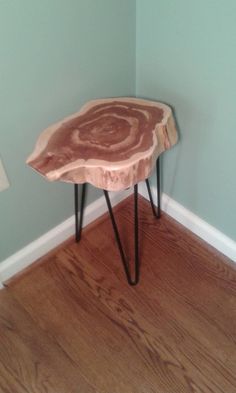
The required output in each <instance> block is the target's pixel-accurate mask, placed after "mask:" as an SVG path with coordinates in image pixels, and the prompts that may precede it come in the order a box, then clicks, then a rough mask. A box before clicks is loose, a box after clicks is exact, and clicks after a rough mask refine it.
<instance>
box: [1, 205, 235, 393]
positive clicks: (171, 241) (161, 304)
mask: <svg viewBox="0 0 236 393" xmlns="http://www.w3.org/2000/svg"><path fill="white" fill-rule="evenodd" d="M139 205H140V227H141V228H140V240H141V245H140V246H141V257H142V273H141V282H140V284H139V285H138V286H137V287H129V286H128V285H127V283H126V281H125V277H124V273H123V271H122V267H121V263H120V259H119V253H118V251H117V248H116V244H115V241H114V237H113V233H112V230H111V223H110V220H109V219H108V218H104V217H103V218H102V219H100V220H98V222H97V224H96V225H94V224H93V225H92V226H90V227H88V228H87V229H86V230H85V232H84V234H83V237H82V240H81V242H80V243H79V244H75V243H74V242H70V243H67V244H66V245H65V246H64V247H62V248H59V249H57V250H56V251H55V253H54V254H52V253H51V254H50V256H49V257H48V259H44V261H43V262H42V263H40V264H35V266H34V267H32V268H31V269H30V270H29V269H28V271H27V272H26V273H25V274H23V275H21V276H19V277H18V278H17V279H15V280H13V281H11V282H10V283H9V284H8V288H7V289H5V290H3V291H2V292H1V293H0V298H1V301H0V329H1V333H2V334H1V338H0V340H1V352H0V391H1V389H2V392H4V393H5V392H6V393H8V392H14V393H18V392H20V393H21V392H30V393H31V392H33V393H36V392H37V393H38V392H40V393H41V392H49V393H51V392H57V393H60V392H61V393H64V392H67V393H68V392H83V393H87V392H88V393H90V392H99V393H118V392H119V393H124V392H125V393H175V392H178V393H192V392H193V393H196V392H197V393H208V392H210V393H234V392H235V391H236V271H235V269H234V268H233V267H232V266H231V264H230V263H229V261H228V260H227V258H225V257H223V256H222V255H220V254H219V253H218V252H216V251H215V250H213V249H212V248H211V247H209V246H207V245H205V244H204V243H203V242H202V241H201V240H199V239H198V238H197V237H196V236H194V235H192V234H190V233H189V232H188V231H187V230H186V229H184V228H183V227H181V226H180V225H179V224H177V223H176V222H175V221H174V220H173V219H171V218H170V217H168V216H166V215H163V216H162V218H161V220H156V219H155V218H154V217H153V216H152V214H151V208H150V206H149V204H148V203H147V202H146V201H144V200H143V199H142V198H140V203H139ZM116 216H117V220H118V224H119V227H120V228H121V229H122V239H123V241H124V244H125V247H126V250H127V254H128V256H129V257H130V258H132V255H133V249H132V236H131V235H132V228H133V223H132V199H128V200H127V201H126V203H123V204H122V205H120V207H118V208H116Z"/></svg>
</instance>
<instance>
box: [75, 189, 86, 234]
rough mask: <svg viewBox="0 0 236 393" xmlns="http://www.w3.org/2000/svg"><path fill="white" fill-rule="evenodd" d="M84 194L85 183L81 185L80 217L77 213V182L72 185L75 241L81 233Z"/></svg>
mask: <svg viewBox="0 0 236 393" xmlns="http://www.w3.org/2000/svg"><path fill="white" fill-rule="evenodd" d="M85 195H86V183H84V184H83V185H82V195H81V201H80V217H78V213H79V201H78V184H75V185H74V196H75V240H76V242H79V241H80V238H81V233H82V226H83V217H84V202H85Z"/></svg>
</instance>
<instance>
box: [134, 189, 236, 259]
mask: <svg viewBox="0 0 236 393" xmlns="http://www.w3.org/2000/svg"><path fill="white" fill-rule="evenodd" d="M151 189H152V195H153V197H154V202H155V201H156V200H157V190H156V188H155V187H153V186H152V187H151ZM139 193H140V195H142V196H143V197H144V198H146V199H149V197H148V193H147V188H146V185H145V183H141V184H140V185H139ZM161 206H162V210H163V211H164V212H166V213H167V214H168V215H170V216H171V217H173V218H174V219H175V220H176V221H178V222H179V223H180V224H182V225H183V226H185V227H186V228H188V229H189V230H190V231H191V232H193V233H195V234H196V235H197V236H199V237H200V238H201V239H203V240H205V241H206V242H207V243H208V244H210V245H211V246H213V247H214V248H216V249H217V250H218V251H220V252H222V254H224V255H226V256H227V257H229V258H230V259H231V260H232V261H233V262H236V242H235V241H234V240H232V239H230V238H229V237H227V236H226V235H224V234H223V233H222V232H220V231H219V230H218V229H216V228H214V227H213V226H211V225H210V224H208V223H207V222H206V221H204V220H202V219H201V218H199V217H198V216H197V215H196V214H194V213H192V212H191V211H189V210H187V209H186V208H185V207H183V206H182V205H180V204H179V203H178V202H176V201H175V200H173V199H172V198H170V197H169V196H168V195H166V194H162V200H161Z"/></svg>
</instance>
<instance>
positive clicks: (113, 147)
mask: <svg viewBox="0 0 236 393" xmlns="http://www.w3.org/2000/svg"><path fill="white" fill-rule="evenodd" d="M177 140H178V135H177V132H176V126H175V121H174V118H173V113H172V110H171V108H170V107H169V106H168V105H165V104H163V103H160V102H156V101H149V100H143V99H139V98H131V97H122V98H106V99H97V100H93V101H89V102H88V103H86V104H85V105H84V106H83V107H82V108H81V109H80V111H79V112H77V113H75V114H73V115H72V116H69V117H66V118H64V119H63V120H62V121H60V122H58V123H56V124H54V125H52V126H50V127H48V128H47V129H45V130H44V131H43V132H42V133H41V135H40V136H39V138H38V140H37V142H36V146H35V149H34V151H33V153H32V154H31V155H30V157H29V158H28V160H27V164H28V165H30V166H31V167H32V168H33V169H35V170H36V171H37V172H38V173H40V174H41V175H42V176H44V177H45V178H46V179H48V180H50V181H55V180H61V181H64V182H69V183H74V184H83V183H90V184H92V185H94V186H95V187H98V188H102V189H104V190H108V191H119V190H123V189H126V188H128V187H131V186H132V185H134V184H137V183H138V182H140V181H142V180H144V179H146V178H148V177H149V176H150V174H151V172H152V170H153V168H154V165H155V162H156V160H157V158H158V157H159V155H160V154H161V153H162V152H163V151H165V150H167V149H169V148H170V147H171V146H173V145H174V144H175V143H176V142H177Z"/></svg>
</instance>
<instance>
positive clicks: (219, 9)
mask: <svg viewBox="0 0 236 393" xmlns="http://www.w3.org/2000/svg"><path fill="white" fill-rule="evenodd" d="M235 15H236V2H235V0H227V1H223V0H198V1H189V0H181V1H178V0H169V1H166V0H158V1H156V0H145V1H144V0H137V37H136V42H137V85H136V92H137V96H141V97H147V98H153V99H158V100H161V101H164V102H167V103H170V104H172V105H173V107H174V108H175V112H176V116H177V120H178V123H179V128H180V137H181V141H180V143H179V145H178V146H176V148H174V149H173V150H172V151H170V152H168V153H167V154H165V155H164V157H163V177H164V179H163V187H164V192H166V193H167V194H169V195H170V196H171V197H173V199H175V200H176V201H178V202H179V203H181V204H182V205H184V206H185V207H186V208H188V209H189V210H191V211H192V212H194V213H196V214H197V215H198V216H200V217H201V218H203V219H204V220H205V221H207V222H208V223H210V224H212V225H213V226H215V227H216V228H218V229H219V230H221V231H222V232H224V233H225V234H226V235H228V236H229V237H231V238H233V239H236V176H235V171H236V110H235V103H236V23H235Z"/></svg>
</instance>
